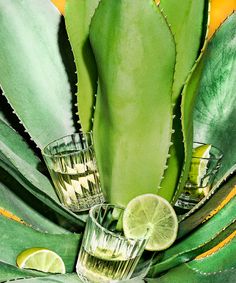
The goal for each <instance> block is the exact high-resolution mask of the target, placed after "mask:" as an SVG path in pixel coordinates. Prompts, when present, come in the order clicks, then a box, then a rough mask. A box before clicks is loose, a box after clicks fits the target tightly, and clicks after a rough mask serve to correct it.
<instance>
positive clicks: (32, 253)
mask: <svg viewBox="0 0 236 283" xmlns="http://www.w3.org/2000/svg"><path fill="white" fill-rule="evenodd" d="M16 263H17V265H18V266H19V267H20V268H27V269H35V270H39V271H43V272H50V273H62V274H64V273H66V269H65V264H64V262H63V260H62V258H61V257H60V256H59V255H58V254H56V253H55V252H53V251H50V250H48V249H44V248H30V249H27V250H24V251H23V252H21V253H20V254H19V255H18V256H17V259H16Z"/></svg>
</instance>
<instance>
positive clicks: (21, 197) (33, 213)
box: [0, 168, 68, 234]
mask: <svg viewBox="0 0 236 283" xmlns="http://www.w3.org/2000/svg"><path fill="white" fill-rule="evenodd" d="M0 175H1V181H0V213H1V212H2V210H7V211H9V212H10V213H12V214H14V215H16V216H17V217H19V218H20V219H22V220H23V221H24V222H26V223H27V224H29V225H32V226H33V227H34V228H35V229H39V230H41V231H42V232H49V233H53V234H57V233H68V231H67V230H65V229H63V228H61V227H60V226H58V225H56V224H55V223H54V222H53V220H54V221H55V217H56V215H55V213H54V211H53V210H50V209H49V207H47V206H46V205H44V203H43V202H41V201H40V200H39V199H37V198H35V197H34V196H33V195H32V194H31V193H29V192H28V191H27V190H26V189H25V188H24V187H22V186H21V185H20V184H19V183H17V182H16V180H15V179H14V178H12V177H11V176H10V175H9V174H7V173H6V172H5V171H4V170H2V168H0Z"/></svg>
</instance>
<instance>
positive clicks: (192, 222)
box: [178, 176, 236, 239]
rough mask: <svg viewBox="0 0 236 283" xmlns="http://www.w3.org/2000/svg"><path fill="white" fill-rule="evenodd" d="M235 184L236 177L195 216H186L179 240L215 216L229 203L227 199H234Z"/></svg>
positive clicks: (220, 189) (182, 220) (179, 233)
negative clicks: (211, 216)
mask: <svg viewBox="0 0 236 283" xmlns="http://www.w3.org/2000/svg"><path fill="white" fill-rule="evenodd" d="M235 184H236V176H234V177H233V178H232V179H231V180H229V181H228V182H227V183H226V184H224V185H223V186H221V187H220V188H219V189H218V191H217V192H216V193H215V194H214V195H213V196H212V197H211V198H210V199H209V200H208V201H207V202H206V203H205V204H204V205H203V206H202V207H201V208H199V209H198V210H197V211H195V212H194V213H193V214H192V213H190V214H189V213H188V214H187V215H186V216H184V217H183V218H182V219H181V222H180V223H179V232H178V239H179V238H182V237H183V236H185V235H186V234H188V233H189V232H191V231H192V230H193V229H195V228H196V227H198V226H199V225H200V224H201V223H202V222H204V221H205V220H206V219H208V217H209V216H210V215H213V214H214V213H215V212H217V211H218V210H219V208H220V207H221V206H222V207H223V205H222V203H223V202H224V203H227V201H226V200H227V199H229V200H230V199H231V198H232V197H234V196H235V190H236V187H235ZM189 215H190V216H189Z"/></svg>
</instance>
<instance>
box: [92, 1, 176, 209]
mask: <svg viewBox="0 0 236 283" xmlns="http://www.w3.org/2000/svg"><path fill="white" fill-rule="evenodd" d="M150 38H151V40H150ZM90 40H91V44H92V48H93V51H94V54H95V58H96V62H97V66H98V73H99V89H98V95H97V103H96V110H95V120H94V141H95V150H96V154H97V159H98V166H99V169H100V176H101V182H102V186H103V188H104V190H105V193H106V197H107V200H108V201H109V202H112V203H116V204H120V205H126V204H127V203H128V201H129V200H131V199H132V198H134V197H135V196H137V195H140V194H144V193H151V192H152V193H157V187H158V185H159V184H160V180H161V176H162V175H163V171H164V167H165V164H166V158H167V155H168V151H169V145H170V137H171V127H172V107H171V87H172V82H173V72H174V64H175V46H174V40H173V37H172V34H171V32H170V30H169V27H168V25H167V24H166V21H165V19H164V17H163V16H162V14H161V12H160V10H159V8H158V7H156V5H155V4H154V2H153V1H142V0H138V1H136V2H135V5H133V3H132V1H127V0H121V1H107V0H103V1H102V2H100V4H99V6H98V8H97V10H96V12H95V16H94V17H93V19H92V23H91V30H90ZM163 53H165V56H163Z"/></svg>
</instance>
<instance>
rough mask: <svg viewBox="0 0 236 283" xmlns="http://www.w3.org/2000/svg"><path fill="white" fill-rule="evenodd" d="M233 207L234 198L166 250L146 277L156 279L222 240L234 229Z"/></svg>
mask: <svg viewBox="0 0 236 283" xmlns="http://www.w3.org/2000/svg"><path fill="white" fill-rule="evenodd" d="M235 205H236V198H235V197H234V198H233V199H232V200H231V201H230V202H229V203H228V204H227V205H226V206H225V207H224V208H223V209H221V210H220V211H219V212H218V213H217V214H216V215H215V216H214V217H212V218H211V219H210V220H208V221H207V222H205V223H204V224H203V225H202V226H201V227H199V228H198V229H197V230H196V231H194V232H192V233H191V234H190V235H189V236H188V237H186V238H184V239H183V240H182V241H180V242H177V243H176V244H175V245H173V246H172V247H170V248H169V249H168V250H166V251H165V252H164V255H163V257H162V259H161V262H158V263H154V265H153V266H152V267H151V268H150V271H149V274H148V275H149V276H150V277H156V276H157V275H158V274H160V273H161V272H163V271H166V270H169V269H170V268H173V267H175V266H177V265H179V264H181V263H184V262H188V261H190V260H192V259H194V258H195V257H196V256H198V255H199V254H201V253H203V252H205V251H207V250H209V249H211V248H212V247H214V246H215V245H216V244H218V243H220V242H221V241H222V240H224V239H225V238H226V237H227V236H228V235H229V234H231V233H232V232H233V231H234V230H235V229H236V210H235Z"/></svg>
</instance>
